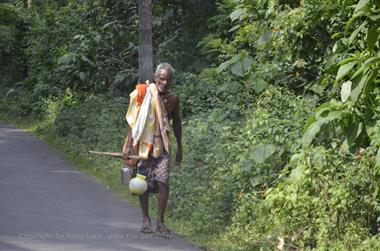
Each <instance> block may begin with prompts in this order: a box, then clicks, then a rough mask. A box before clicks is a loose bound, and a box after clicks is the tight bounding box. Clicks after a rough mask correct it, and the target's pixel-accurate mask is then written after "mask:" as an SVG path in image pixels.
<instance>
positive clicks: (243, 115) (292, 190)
mask: <svg viewBox="0 0 380 251" xmlns="http://www.w3.org/2000/svg"><path fill="white" fill-rule="evenodd" d="M152 15H153V34H152V35H153V36H152V37H153V59H154V65H157V63H159V62H162V61H166V62H170V63H171V64H172V65H173V66H174V67H175V69H176V75H175V79H174V83H173V86H172V88H173V91H174V92H176V93H177V94H178V95H179V96H180V100H181V114H182V117H183V130H184V132H183V141H184V142H183V144H184V160H183V163H182V165H181V166H180V167H179V168H173V169H172V172H171V193H170V199H169V205H168V212H167V214H168V217H169V219H170V222H171V224H172V226H173V227H174V228H175V229H176V231H179V232H180V233H181V234H182V235H184V236H186V237H187V238H189V239H190V240H192V241H193V242H195V243H197V244H199V245H200V246H202V247H204V248H206V249H207V250H275V249H278V250H379V249H380V235H379V231H380V191H379V188H380V150H379V146H380V78H379V70H380V51H379V47H380V43H379V34H380V1H379V0H359V1H358V0H337V1H329V0H318V1H317V0H217V1H211V0H202V1H201V0H192V1H186V0H174V1H169V0H155V1H153V10H152ZM138 20H139V17H138V6H137V1H132V0H124V1H121V0H107V1H106V0H92V1H89V0H78V1H73V0H45V1H42V0H33V1H14V0H9V1H1V3H0V114H1V118H2V119H3V120H6V121H11V122H12V121H13V122H15V121H17V122H18V123H33V124H34V125H35V129H34V131H35V133H37V134H38V135H40V136H41V137H42V138H45V139H47V140H50V141H52V142H53V141H54V142H56V145H60V147H61V148H60V149H61V150H62V151H64V152H65V154H66V155H67V156H71V158H73V159H76V163H78V165H79V166H81V167H82V168H84V170H87V171H89V172H92V173H94V174H96V175H99V176H102V177H103V178H104V180H105V181H110V182H111V180H113V182H114V183H117V181H118V178H117V175H118V170H119V168H120V162H117V161H110V160H105V159H99V158H94V157H92V156H89V155H88V154H87V151H88V150H89V149H97V150H105V151H120V150H121V146H122V144H123V141H124V137H125V135H126V127H127V124H126V121H125V119H124V115H125V112H126V109H127V107H128V102H129V93H130V92H131V91H132V90H133V88H134V86H135V85H136V83H137V81H138V70H139V69H138V66H139V62H138V45H139V44H138V35H139V34H138ZM111 183H112V182H111ZM112 186H114V187H116V186H117V185H115V184H114V185H112ZM115 189H116V188H115Z"/></svg>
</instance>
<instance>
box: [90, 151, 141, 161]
mask: <svg viewBox="0 0 380 251" xmlns="http://www.w3.org/2000/svg"><path fill="white" fill-rule="evenodd" d="M88 152H89V153H92V154H96V155H102V156H109V157H115V158H120V159H124V154H123V153H121V152H98V151H88ZM128 158H130V159H135V160H144V159H146V158H145V157H141V156H137V155H129V156H128Z"/></svg>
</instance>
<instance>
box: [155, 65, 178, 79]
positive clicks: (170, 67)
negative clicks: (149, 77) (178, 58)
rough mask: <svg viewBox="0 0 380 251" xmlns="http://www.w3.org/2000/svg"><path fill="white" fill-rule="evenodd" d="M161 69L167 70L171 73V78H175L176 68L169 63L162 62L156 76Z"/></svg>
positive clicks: (158, 66)
mask: <svg viewBox="0 0 380 251" xmlns="http://www.w3.org/2000/svg"><path fill="white" fill-rule="evenodd" d="M161 70H166V71H167V72H168V73H169V74H170V78H173V76H174V73H175V70H174V68H173V67H172V66H171V65H170V64H169V63H160V64H159V65H157V69H156V76H157V75H158V73H159V72H160V71H161Z"/></svg>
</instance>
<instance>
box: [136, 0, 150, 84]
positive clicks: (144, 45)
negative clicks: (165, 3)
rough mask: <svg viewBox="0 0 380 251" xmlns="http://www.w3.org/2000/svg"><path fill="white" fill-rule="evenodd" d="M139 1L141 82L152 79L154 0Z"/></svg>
mask: <svg viewBox="0 0 380 251" xmlns="http://www.w3.org/2000/svg"><path fill="white" fill-rule="evenodd" d="M138 1H139V82H141V83H144V82H145V81H146V80H149V81H152V77H153V44H152V0H138Z"/></svg>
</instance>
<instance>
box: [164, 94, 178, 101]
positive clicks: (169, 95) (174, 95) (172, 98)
mask: <svg viewBox="0 0 380 251" xmlns="http://www.w3.org/2000/svg"><path fill="white" fill-rule="evenodd" d="M166 98H167V99H168V100H171V101H172V102H179V97H178V95H177V94H175V93H174V92H170V93H169V94H168V95H167V96H166Z"/></svg>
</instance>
